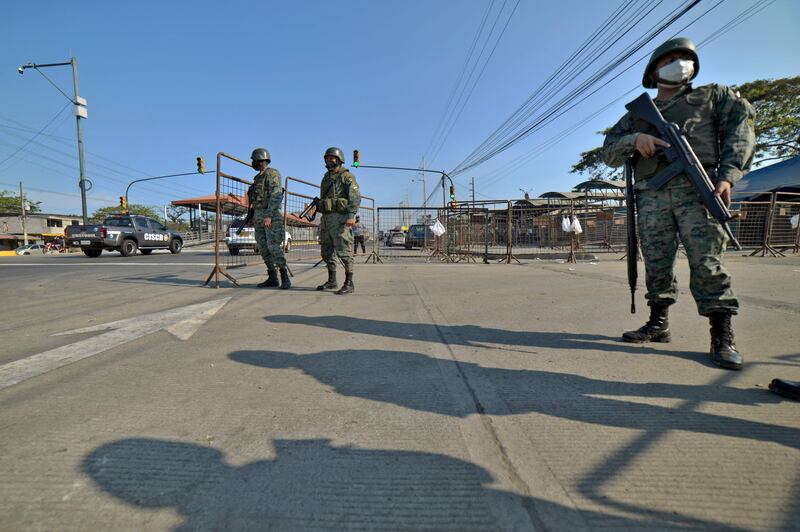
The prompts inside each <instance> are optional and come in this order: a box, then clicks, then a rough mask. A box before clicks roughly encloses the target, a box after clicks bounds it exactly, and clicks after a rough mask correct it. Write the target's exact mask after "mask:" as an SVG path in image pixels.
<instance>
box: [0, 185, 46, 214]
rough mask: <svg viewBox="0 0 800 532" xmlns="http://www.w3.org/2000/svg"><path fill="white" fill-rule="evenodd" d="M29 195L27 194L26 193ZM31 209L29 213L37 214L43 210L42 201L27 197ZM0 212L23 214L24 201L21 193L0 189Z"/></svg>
mask: <svg viewBox="0 0 800 532" xmlns="http://www.w3.org/2000/svg"><path fill="white" fill-rule="evenodd" d="M26 197H27V194H26ZM27 200H28V204H29V205H30V207H31V208H30V210H28V214H35V213H37V212H42V208H41V207H40V205H41V204H42V202H41V201H31V200H30V198H27ZM0 212H2V213H9V214H22V202H20V200H19V194H16V193H14V192H10V191H8V190H0Z"/></svg>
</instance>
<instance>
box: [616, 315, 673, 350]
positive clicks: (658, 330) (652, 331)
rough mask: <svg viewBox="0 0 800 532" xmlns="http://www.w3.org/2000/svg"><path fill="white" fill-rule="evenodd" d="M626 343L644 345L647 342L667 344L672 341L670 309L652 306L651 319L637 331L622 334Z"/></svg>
mask: <svg viewBox="0 0 800 532" xmlns="http://www.w3.org/2000/svg"><path fill="white" fill-rule="evenodd" d="M622 339H623V340H624V341H626V342H633V343H635V344H643V343H645V342H662V343H666V342H669V341H671V340H672V333H671V332H670V331H669V307H668V306H664V305H650V319H649V320H647V323H645V324H644V325H643V326H642V327H639V328H638V329H636V330H635V331H628V332H625V333H622Z"/></svg>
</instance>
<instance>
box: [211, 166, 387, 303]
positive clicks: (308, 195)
mask: <svg viewBox="0 0 800 532" xmlns="http://www.w3.org/2000/svg"><path fill="white" fill-rule="evenodd" d="M223 161H228V162H232V163H236V164H237V165H244V166H246V167H247V168H248V171H249V173H252V169H251V167H250V164H249V163H247V162H245V161H243V160H241V159H238V158H236V157H234V156H232V155H229V154H226V153H222V152H220V153H218V154H217V189H216V227H215V231H214V233H213V234H212V236H216V238H215V239H214V269H213V270H212V272H211V274H210V275H209V276H208V279H206V282H205V284H208V283H209V282H211V279H212V278H214V279H215V287H217V288H219V276H220V275H223V276H225V277H227V278H228V279H230V280H231V281H232V282H233V283H234V284H235V285H236V286H238V285H239V283H238V282H237V280H236V279H235V278H234V277H233V275H232V274H231V273H230V271H229V270H231V269H235V268H240V267H243V266H248V265H251V264H260V263H261V262H262V258H261V255H260V251H259V249H258V246H257V244H256V240H255V228H254V226H253V225H252V224H250V225H248V226H246V227H243V222H244V218H245V216H246V215H247V211H248V209H249V206H250V205H249V200H248V197H247V189H248V188H249V187H250V185H251V184H252V183H253V181H252V180H251V179H246V178H242V177H237V176H235V175H233V174H229V173H226V172H224V171H222V163H223ZM236 168H237V169H240V170H242V168H241V167H240V166H236ZM317 196H319V185H316V184H314V183H309V182H308V181H303V180H302V179H297V178H295V177H290V176H287V177H286V179H285V181H284V198H283V222H284V229H285V237H284V242H283V249H284V254H285V255H286V260H287V262H289V263H301V262H311V261H315V262H316V264H319V262H320V255H321V254H320V245H319V222H320V216H316V217H315V219H314V220H313V221H312V220H307V219H306V218H301V217H300V214H301V213H302V212H303V210H305V208H306V207H307V206H308V205H309V204H310V203H311V202H312V201H313V200H314V198H315V197H317ZM361 200H362V201H361V207H360V208H359V210H358V215H359V219H360V223H361V224H362V226H363V228H364V229H365V233H366V235H365V236H366V237H367V241H368V242H369V241H370V238H369V237H370V235H374V234H375V200H374V199H373V198H370V197H368V196H362V198H361ZM240 229H241V231H239V230H240ZM237 232H238V234H237ZM373 246H374V242H373ZM370 258H372V259H377V257H376V254H375V249H374V247H372V249H371V252H370V253H369V257H368V260H369V259H370ZM316 264H315V265H316Z"/></svg>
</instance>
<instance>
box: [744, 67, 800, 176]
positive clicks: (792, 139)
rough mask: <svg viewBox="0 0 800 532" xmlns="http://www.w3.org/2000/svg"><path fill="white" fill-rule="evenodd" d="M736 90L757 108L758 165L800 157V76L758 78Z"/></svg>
mask: <svg viewBox="0 0 800 532" xmlns="http://www.w3.org/2000/svg"><path fill="white" fill-rule="evenodd" d="M734 88H735V89H736V90H738V91H739V92H740V93H741V95H742V96H743V97H744V98H747V100H748V101H749V102H750V103H751V104H753V107H755V109H756V120H755V131H756V155H755V159H756V161H757V164H758V163H762V162H765V161H770V160H776V159H777V160H783V159H788V158H790V157H794V156H796V155H800V76H795V77H793V78H781V79H775V80H770V79H757V80H755V81H751V82H749V83H744V84H742V85H739V86H738V87H734Z"/></svg>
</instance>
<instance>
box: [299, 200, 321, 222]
mask: <svg viewBox="0 0 800 532" xmlns="http://www.w3.org/2000/svg"><path fill="white" fill-rule="evenodd" d="M318 206H319V198H316V197H315V198H314V199H313V200H312V201H311V203H309V204H308V205H307V206H306V208H305V209H303V212H301V213H300V218H305V219H306V220H308V221H309V222H313V221H314V218H316V217H317V207H318Z"/></svg>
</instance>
